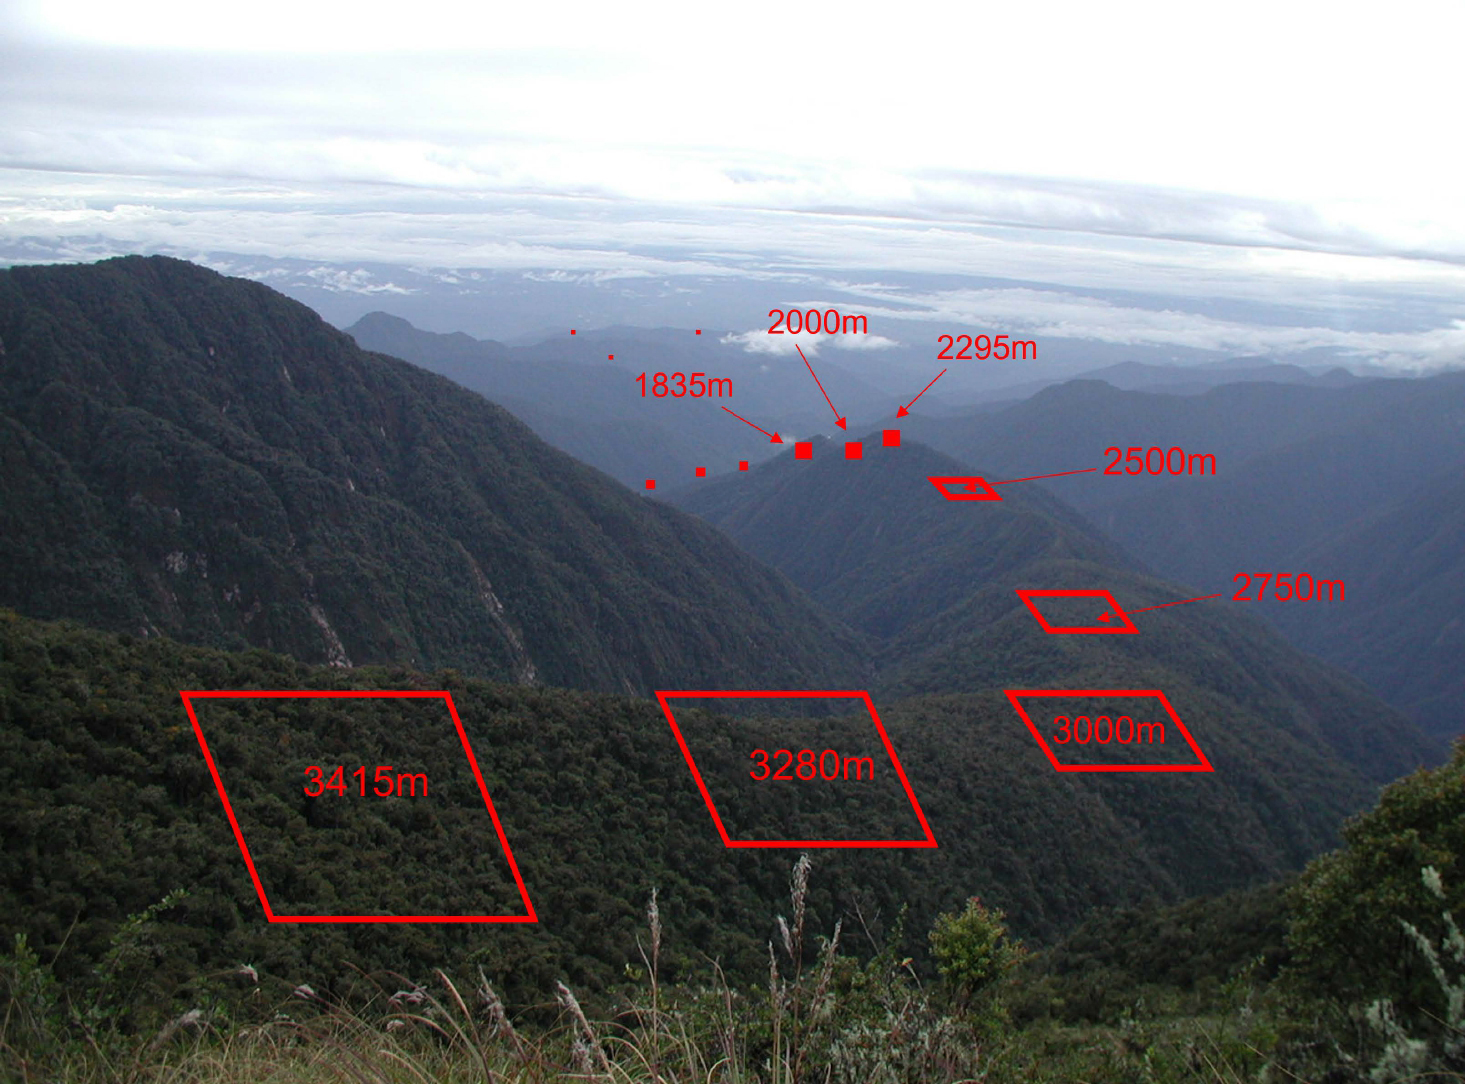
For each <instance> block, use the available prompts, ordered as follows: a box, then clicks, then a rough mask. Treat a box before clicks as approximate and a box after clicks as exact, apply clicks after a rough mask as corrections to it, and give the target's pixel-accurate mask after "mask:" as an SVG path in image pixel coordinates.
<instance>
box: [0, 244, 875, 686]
mask: <svg viewBox="0 0 1465 1084" xmlns="http://www.w3.org/2000/svg"><path fill="white" fill-rule="evenodd" d="M0 344H3V345H0V351H3V356H0V435H3V439H0V463H3V470H0V602H3V603H5V604H8V605H12V606H14V607H16V608H18V609H20V610H22V611H24V612H27V613H30V614H34V615H37V616H44V617H73V618H77V619H80V620H83V621H87V622H89V623H93V624H98V625H102V626H105V627H108V628H113V629H121V630H127V631H132V632H141V633H143V634H147V635H151V634H153V633H155V632H165V633H168V634H170V635H174V636H178V637H181V638H183V639H186V640H192V641H197V642H203V643H210V644H217V645H221V646H246V645H258V646H263V647H269V648H273V649H275V650H279V651H286V652H290V653H292V654H295V655H297V656H299V657H301V658H303V659H306V660H316V661H332V662H336V663H347V662H350V663H368V662H386V661H398V662H406V663H412V664H415V665H419V666H441V665H451V666H456V667H461V668H463V669H465V670H467V671H470V672H474V673H480V674H488V675H496V676H502V677H506V678H515V679H518V680H523V681H531V680H533V681H540V682H544V683H548V684H555V685H565V686H578V687H586V688H601V689H623V690H637V691H645V690H648V689H650V688H653V687H655V686H657V685H658V684H661V685H666V684H679V683H687V684H699V685H706V686H710V687H719V686H736V685H739V684H747V683H752V684H755V685H758V684H762V685H774V686H778V685H799V684H816V685H818V684H829V683H834V684H845V683H849V682H852V681H855V680H856V679H857V676H858V674H859V671H860V650H859V647H858V645H857V643H856V642H855V638H854V637H852V636H851V635H850V634H849V633H848V632H847V631H846V630H843V629H841V628H839V627H837V626H836V625H835V624H834V623H831V622H830V621H829V620H828V619H827V618H825V617H824V616H823V615H822V614H821V613H820V611H819V610H818V609H817V608H816V607H814V606H812V605H811V604H810V603H809V601H808V600H807V599H806V598H805V597H804V596H803V595H802V594H801V593H800V592H799V591H798V590H797V589H795V588H794V587H792V585H790V584H789V583H788V581H787V580H785V579H784V578H783V577H781V576H779V575H777V574H774V573H772V572H770V571H769V570H768V569H766V568H763V567H761V566H759V565H758V564H756V563H755V562H753V561H751V560H749V559H748V558H747V557H746V556H745V555H744V554H742V553H741V552H739V551H738V550H737V549H736V548H735V547H733V546H731V545H729V544H728V543H727V542H726V540H725V539H724V538H723V537H722V536H720V535H719V534H717V533H716V532H714V531H710V530H708V529H706V528H705V526H703V525H702V524H701V523H699V522H698V521H697V520H695V519H693V518H691V517H687V516H684V515H681V514H680V513H677V512H676V511H674V510H673V509H670V508H668V507H666V506H664V505H660V504H657V503H653V502H648V501H646V500H644V499H643V498H641V497H638V496H636V495H633V494H631V493H629V492H627V491H625V490H624V489H622V488H621V487H620V486H618V485H616V484H615V483H613V482H612V481H611V480H610V479H608V478H606V477H604V476H603V475H601V474H599V473H598V472H597V471H594V470H592V469H590V468H588V467H585V466H583V465H581V464H580V463H577V462H575V461H574V460H572V459H570V458H569V457H568V456H565V455H563V454H561V453H559V452H557V451H555V450H554V449H552V448H550V447H548V446H547V445H545V444H544V443H543V442H541V441H540V440H539V439H537V438H536V437H535V436H534V435H533V434H532V433H531V432H530V431H529V430H528V429H527V428H526V427H525V426H523V425H521V424H520V423H519V422H518V421H516V420H515V419H514V418H513V417H512V416H510V415H509V414H508V413H506V412H505V411H503V410H502V409H500V408H498V407H496V406H494V405H493V404H490V403H488V402H486V401H485V400H483V399H482V398H480V397H479V396H477V395H475V394H473V393H471V392H468V391H465V390H463V389H462V388H460V387H458V386H456V385H454V384H452V383H450V382H449V381H447V380H444V379H442V378H441V377H438V376H435V375H433V374H430V373H427V372H424V371H423V370H421V369H418V368H415V367H413V366H411V365H408V364H406V363H405V362H401V361H397V360H395V359H391V358H386V357H382V356H378V355H373V354H368V353H365V352H363V351H362V350H360V349H359V348H357V347H356V345H355V344H354V343H353V342H352V341H351V339H350V338H349V337H347V336H346V335H343V334H341V333H339V332H337V331H334V330H332V329H331V328H329V327H328V326H326V325H325V324H324V323H323V322H322V321H321V320H320V319H319V318H318V317H317V316H316V315H315V314H314V313H312V312H311V311H310V310H308V309H306V308H304V307H303V306H301V305H299V304H296V303H295V302H292V301H289V300H288V299H286V298H284V297H282V296H280V295H279V294H276V293H274V292H273V291H271V290H269V289H267V288H266V287H264V286H261V285H258V284H256V283H251V282H245V281H242V280H238V279H229V278H225V277H223V276H220V275H217V274H215V273H213V272H211V271H207V270H205V269H203V268H200V267H197V266H194V265H191V264H188V263H184V262H181V261H177V260H170V259H164V258H161V257H159V258H150V259H142V258H135V257H130V258H126V259H120V260H110V261H106V262H104V263H101V264H97V265H94V266H74V267H22V268H14V269H11V270H8V271H4V272H0Z"/></svg>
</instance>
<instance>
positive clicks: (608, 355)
mask: <svg viewBox="0 0 1465 1084" xmlns="http://www.w3.org/2000/svg"><path fill="white" fill-rule="evenodd" d="M615 359H616V356H615V355H614V354H607V355H605V360H606V361H615Z"/></svg>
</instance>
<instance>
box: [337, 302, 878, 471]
mask: <svg viewBox="0 0 1465 1084" xmlns="http://www.w3.org/2000/svg"><path fill="white" fill-rule="evenodd" d="M347 333H348V334H350V335H351V336H352V337H354V338H355V339H356V341H357V342H358V343H360V344H361V345H362V346H363V347H365V348H366V349H368V350H377V351H380V352H382V353H386V354H392V355H394V356H396V357H400V358H405V359H407V360H408V361H410V362H412V363H414V364H416V365H421V366H423V367H424V368H426V369H431V370H432V371H433V372H435V373H440V374H442V375H443V376H446V377H448V378H450V379H452V380H456V381H457V382H458V383H460V384H462V385H463V386H464V387H466V388H471V389H472V390H474V391H476V392H478V393H479V394H481V395H484V396H486V397H488V398H489V399H492V400H493V401H494V402H496V403H501V404H503V405H504V406H506V407H508V408H509V409H510V410H513V411H514V412H515V413H516V414H518V415H519V416H520V417H522V418H523V419H524V420H525V421H526V422H528V423H529V424H530V425H531V426H533V427H534V430H535V432H537V433H538V434H539V435H540V436H541V437H543V438H544V439H545V440H547V441H549V442H550V443H551V444H553V445H555V447H557V448H560V449H562V450H564V451H567V452H569V453H570V454H571V455H574V456H576V457H577V458H580V459H583V460H584V461H585V462H587V463H590V464H592V465H593V466H596V467H599V468H600V469H601V470H603V471H605V472H606V473H607V474H610V475H611V476H612V477H614V478H617V479H618V480H620V481H621V482H624V483H625V484H626V485H628V486H632V487H636V488H640V487H642V486H644V485H645V482H646V479H648V478H652V479H656V480H658V482H659V484H661V485H663V486H665V485H676V484H679V483H682V482H685V481H687V480H690V479H691V478H693V477H694V476H695V475H694V472H695V470H696V468H697V467H704V468H706V469H707V470H708V471H709V473H724V472H727V471H730V470H734V469H736V466H737V464H738V462H739V461H742V460H747V461H750V462H757V461H759V460H762V459H765V458H767V457H768V456H769V455H771V454H772V453H773V452H774V451H776V450H777V448H778V446H777V445H775V444H771V443H770V441H769V438H768V437H765V436H762V435H760V434H759V433H758V431H757V430H756V429H753V428H750V427H749V426H748V425H747V424H745V423H744V422H742V421H740V420H738V418H735V417H733V416H732V415H730V414H728V413H727V411H726V410H723V409H722V408H723V407H727V408H728V409H731V410H734V411H736V412H737V413H738V414H740V415H742V417H744V418H746V419H748V421H751V422H753V423H754V424H755V425H758V426H761V427H762V428H763V429H766V430H767V431H768V432H769V433H775V432H777V433H779V434H780V435H781V436H783V437H785V438H786V439H788V440H790V441H791V440H792V439H793V438H794V437H795V436H800V437H802V436H803V435H805V434H806V433H809V432H817V431H818V430H819V429H820V428H821V427H824V428H830V429H832V428H833V426H832V421H833V419H834V413H833V411H831V410H830V409H829V408H828V407H827V406H826V404H825V403H824V402H823V400H822V398H821V396H820V393H819V389H818V385H817V384H816V383H815V381H814V378H813V377H811V376H810V375H809V372H808V370H807V369H806V368H805V366H804V363H803V362H802V361H801V360H800V359H799V357H798V355H797V354H792V355H791V356H773V355H768V354H749V353H748V352H747V351H745V350H744V349H743V348H742V347H741V346H740V345H737V344H730V343H724V342H722V341H720V338H719V337H718V336H716V335H713V334H711V333H710V332H709V334H706V335H702V336H699V335H697V334H696V332H695V329H692V330H678V329H668V328H662V329H645V328H605V329H600V330H594V331H592V330H586V331H578V332H577V334H575V335H574V336H571V335H569V334H568V333H566V334H564V335H563V336H560V337H559V338H556V339H553V340H548V341H545V342H541V343H536V344H534V345H530V346H521V347H512V348H511V347H506V346H504V345H503V344H502V343H497V342H493V341H491V340H478V339H472V338H470V337H468V336H467V335H462V334H455V335H439V334H435V333H432V332H427V331H420V330H418V329H417V328H414V327H413V326H412V325H411V324H409V323H408V322H407V321H405V320H401V319H398V318H396V317H394V316H388V315H387V314H386V313H371V314H369V315H367V316H364V317H362V318H361V319H360V320H359V321H357V322H356V323H355V324H353V325H352V326H351V327H349V328H348V329H347ZM612 359H613V360H612ZM814 363H815V365H816V372H817V373H818V376H819V379H820V380H821V381H822V382H823V384H824V386H825V387H826V388H827V389H828V390H829V393H830V395H831V396H832V397H833V401H834V402H836V403H838V404H839V408H840V410H842V411H844V412H845V413H846V415H848V414H855V415H873V414H878V413H882V412H885V411H888V410H892V409H894V407H893V406H892V404H893V403H894V397H893V396H892V395H890V394H888V393H885V392H882V391H879V390H877V389H875V388H873V387H871V386H870V385H868V384H867V383H865V382H864V381H862V380H861V379H859V378H858V377H856V376H854V375H853V374H852V373H850V372H849V371H847V370H845V369H843V368H841V367H840V366H839V365H838V364H836V363H833V362H830V361H829V360H828V359H827V358H826V357H817V356H816V358H815V359H814ZM641 373H645V374H647V375H646V385H645V387H644V389H643V387H642V385H641V384H640V383H638V382H637V381H636V379H635V378H636V376H637V375H638V374H641ZM657 373H666V374H675V373H682V374H684V375H685V376H686V377H687V378H689V379H690V377H691V375H692V374H693V373H701V374H703V376H704V377H708V378H715V379H722V380H728V381H730V388H729V390H728V392H727V394H722V392H723V387H719V388H717V392H718V394H716V395H705V396H691V395H688V396H683V397H676V396H674V395H672V394H671V393H670V391H669V392H668V394H667V395H665V396H663V397H657V396H656V394H655V388H654V383H655V379H656V374H657ZM643 390H644V392H645V394H643Z"/></svg>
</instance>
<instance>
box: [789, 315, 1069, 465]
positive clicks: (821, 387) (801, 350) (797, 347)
mask: <svg viewBox="0 0 1465 1084" xmlns="http://www.w3.org/2000/svg"><path fill="white" fill-rule="evenodd" d="M794 349H795V350H797V351H798V352H799V357H801V358H804V348H803V347H802V346H800V345H799V344H798V343H794ZM804 367H805V368H806V369H808V370H809V375H810V376H812V377H813V378H814V383H816V384H818V385H819V391H820V392H821V393H823V395H824V401H825V402H826V403H829V409H830V410H834V404H833V403H832V402H830V401H829V393H828V392H827V391H824V385H823V384H822V383H820V381H819V374H818V373H816V372H814V366H812V365H810V364H809V359H808V358H804ZM834 416H835V417H836V418H838V417H839V411H837V410H834ZM1094 469H1095V470H1098V468H1097V467H1095V468H1094Z"/></svg>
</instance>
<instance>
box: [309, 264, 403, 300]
mask: <svg viewBox="0 0 1465 1084" xmlns="http://www.w3.org/2000/svg"><path fill="white" fill-rule="evenodd" d="M305 277H306V278H308V279H310V280H311V282H313V283H314V284H315V285H317V286H319V287H320V288H321V289H322V290H330V291H331V292H332V293H337V294H410V293H415V292H416V291H414V290H412V289H409V288H408V287H405V286H398V285H397V284H396V283H395V282H379V281H377V278H376V276H375V275H373V274H372V273H371V272H370V271H367V270H364V269H363V268H356V269H355V270H348V269H346V268H340V267H312V268H311V269H310V270H308V271H306V272H305Z"/></svg>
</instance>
